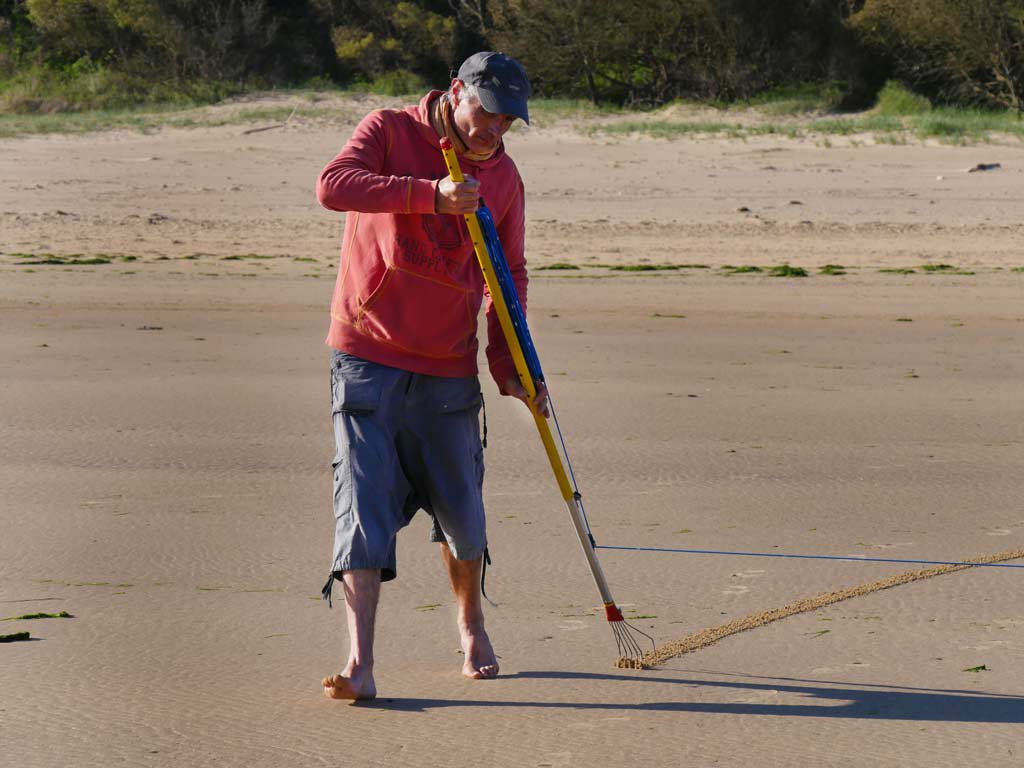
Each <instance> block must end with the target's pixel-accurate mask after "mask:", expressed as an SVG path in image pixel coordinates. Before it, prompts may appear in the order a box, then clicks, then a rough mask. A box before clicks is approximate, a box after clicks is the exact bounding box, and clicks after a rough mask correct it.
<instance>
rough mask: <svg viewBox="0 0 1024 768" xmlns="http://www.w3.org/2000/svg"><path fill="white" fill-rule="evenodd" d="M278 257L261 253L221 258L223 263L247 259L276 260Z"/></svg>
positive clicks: (239, 254)
mask: <svg viewBox="0 0 1024 768" xmlns="http://www.w3.org/2000/svg"><path fill="white" fill-rule="evenodd" d="M276 258H277V256H268V255H266V254H260V253H236V254H233V255H231V256H221V257H220V260H221V261H243V260H245V259H276Z"/></svg>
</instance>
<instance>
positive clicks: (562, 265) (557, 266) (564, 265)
mask: <svg viewBox="0 0 1024 768" xmlns="http://www.w3.org/2000/svg"><path fill="white" fill-rule="evenodd" d="M545 269H554V270H565V269H579V267H578V266H576V265H575V264H569V263H568V262H566V261H556V262H555V263H554V264H547V265H546V266H543V267H537V270H538V271H543V270H545Z"/></svg>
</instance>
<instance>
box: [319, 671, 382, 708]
mask: <svg viewBox="0 0 1024 768" xmlns="http://www.w3.org/2000/svg"><path fill="white" fill-rule="evenodd" d="M323 686H324V696H326V697H327V698H329V699H351V700H353V701H369V700H370V699H373V698H376V696H377V686H376V685H375V684H374V682H373V671H372V670H369V669H365V668H361V667H352V666H351V665H350V666H348V667H346V669H345V672H344V673H342V674H340V675H331V676H330V677H325V678H324V681H323Z"/></svg>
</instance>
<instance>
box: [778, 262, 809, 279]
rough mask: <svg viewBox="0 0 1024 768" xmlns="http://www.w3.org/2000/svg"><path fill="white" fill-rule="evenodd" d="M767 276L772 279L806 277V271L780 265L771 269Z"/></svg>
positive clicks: (787, 265)
mask: <svg viewBox="0 0 1024 768" xmlns="http://www.w3.org/2000/svg"><path fill="white" fill-rule="evenodd" d="M768 274H770V275H771V276H772V277H807V270H806V269H804V268H803V267H791V266H789V264H780V265H779V266H777V267H772V268H771V269H770V270H769V271H768Z"/></svg>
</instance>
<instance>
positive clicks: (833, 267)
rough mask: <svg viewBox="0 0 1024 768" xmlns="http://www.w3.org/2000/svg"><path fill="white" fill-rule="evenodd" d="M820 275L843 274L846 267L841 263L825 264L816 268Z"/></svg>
mask: <svg viewBox="0 0 1024 768" xmlns="http://www.w3.org/2000/svg"><path fill="white" fill-rule="evenodd" d="M818 274H821V275H845V274H846V268H845V267H843V265H842V264H826V265H825V266H824V267H822V268H821V269H819V270H818Z"/></svg>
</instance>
